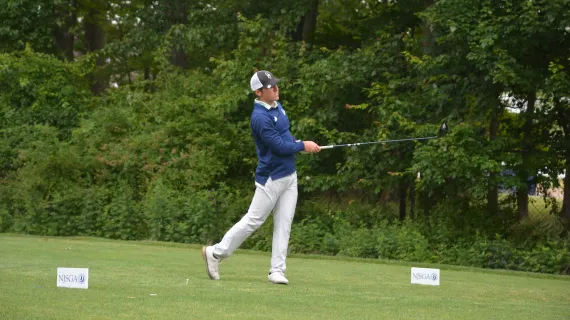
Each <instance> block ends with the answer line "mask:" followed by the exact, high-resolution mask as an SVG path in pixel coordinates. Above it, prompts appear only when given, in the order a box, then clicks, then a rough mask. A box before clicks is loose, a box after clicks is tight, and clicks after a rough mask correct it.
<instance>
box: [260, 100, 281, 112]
mask: <svg viewBox="0 0 570 320" xmlns="http://www.w3.org/2000/svg"><path fill="white" fill-rule="evenodd" d="M255 103H257V104H260V105H262V106H264V107H265V109H267V110H271V108H277V102H273V106H272V105H270V104H268V103H266V102H263V101H261V100H259V99H255Z"/></svg>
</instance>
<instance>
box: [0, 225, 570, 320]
mask: <svg viewBox="0 0 570 320" xmlns="http://www.w3.org/2000/svg"><path fill="white" fill-rule="evenodd" d="M370 262H371V261H368V263H367V262H366V261H364V260H355V259H351V260H343V259H331V258H322V257H308V256H304V257H302V256H292V257H290V258H289V259H288V265H287V266H288V272H287V275H288V278H289V280H290V282H291V284H290V285H289V286H282V285H271V284H269V283H268V282H267V271H268V269H269V255H268V254H266V253H260V252H248V251H238V252H237V253H236V254H235V255H234V256H233V257H231V258H230V259H228V260H225V261H224V262H223V263H222V265H221V277H222V279H221V280H220V281H211V280H209V279H208V278H207V276H206V274H205V271H204V269H205V268H204V264H203V262H202V258H201V255H200V250H199V246H195V245H182V244H165V243H153V242H126V241H112V240H104V239H93V238H47V237H32V236H20V235H6V234H0V286H1V288H2V290H0V319H327V320H332V319H517V320H520V319H549V320H554V319H570V281H569V280H570V277H563V276H553V275H536V274H530V273H517V272H509V271H499V272H494V271H489V270H484V271H483V270H478V269H468V268H460V267H446V266H440V267H442V271H441V285H440V286H439V287H431V286H420V285H412V284H410V266H411V265H407V264H405V263H397V262H389V263H384V262H378V261H375V262H374V263H370ZM424 266H425V265H424ZM57 267H86V268H89V289H88V290H81V289H64V288H56V268H57ZM186 279H189V280H188V285H187V284H186ZM151 293H154V294H156V296H150V294H151Z"/></svg>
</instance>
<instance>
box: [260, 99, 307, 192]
mask: <svg viewBox="0 0 570 320" xmlns="http://www.w3.org/2000/svg"><path fill="white" fill-rule="evenodd" d="M276 103H277V107H275V108H270V109H267V108H266V107H265V106H263V105H262V104H261V103H259V101H257V100H256V101H255V103H254V104H253V111H252V113H251V130H252V135H253V140H254V141H255V145H256V146H257V159H258V163H257V169H256V170H255V182H257V183H259V184H261V185H265V183H266V182H267V180H268V179H269V177H271V179H272V180H277V179H279V178H283V177H286V176H288V175H290V174H292V173H294V172H295V171H296V170H297V169H296V167H295V153H297V152H300V151H303V150H304V149H305V145H304V143H303V142H302V141H299V142H295V138H294V137H293V135H292V134H291V131H289V127H290V124H289V118H288V117H287V114H286V113H285V110H284V109H283V107H282V106H281V104H280V103H279V102H276Z"/></svg>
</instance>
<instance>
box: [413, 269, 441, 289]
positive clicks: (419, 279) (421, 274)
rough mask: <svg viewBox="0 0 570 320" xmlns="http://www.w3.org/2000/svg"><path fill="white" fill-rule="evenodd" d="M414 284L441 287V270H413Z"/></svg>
mask: <svg viewBox="0 0 570 320" xmlns="http://www.w3.org/2000/svg"><path fill="white" fill-rule="evenodd" d="M412 283H416V284H427V285H430V286H439V269H426V268H412Z"/></svg>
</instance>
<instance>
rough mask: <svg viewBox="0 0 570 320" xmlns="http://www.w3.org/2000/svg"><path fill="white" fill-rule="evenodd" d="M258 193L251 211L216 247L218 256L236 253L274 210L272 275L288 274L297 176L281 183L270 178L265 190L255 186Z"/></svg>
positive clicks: (223, 256)
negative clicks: (286, 271)
mask: <svg viewBox="0 0 570 320" xmlns="http://www.w3.org/2000/svg"><path fill="white" fill-rule="evenodd" d="M255 185H256V189H255V194H254V196H253V200H252V201H251V205H250V207H249V210H248V212H247V214H246V215H245V216H243V218H242V219H241V220H240V221H239V222H238V223H236V224H235V225H234V226H233V227H232V228H231V229H230V230H229V231H228V232H227V233H226V234H225V235H224V238H223V239H222V241H221V242H220V243H218V244H216V245H215V246H214V254H215V255H216V256H217V257H218V258H220V259H224V258H227V257H229V256H231V255H232V254H233V252H234V251H235V250H236V249H237V248H238V247H239V246H240V245H241V244H242V243H243V242H244V241H245V240H246V239H247V238H248V237H249V236H250V235H251V234H252V233H253V232H254V231H255V230H257V228H259V227H260V226H261V225H262V224H263V223H264V222H265V219H267V217H268V216H269V214H270V213H271V211H272V210H273V224H274V226H273V244H272V254H271V268H270V270H269V272H270V273H272V272H283V273H285V269H286V265H285V259H286V258H287V248H288V246H289V235H290V233H291V223H292V222H293V216H294V215H295V207H296V205H297V194H298V193H297V173H293V174H291V175H289V176H286V177H284V178H281V179H277V180H272V179H271V178H269V180H267V183H265V186H262V185H261V184H259V183H255Z"/></svg>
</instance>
